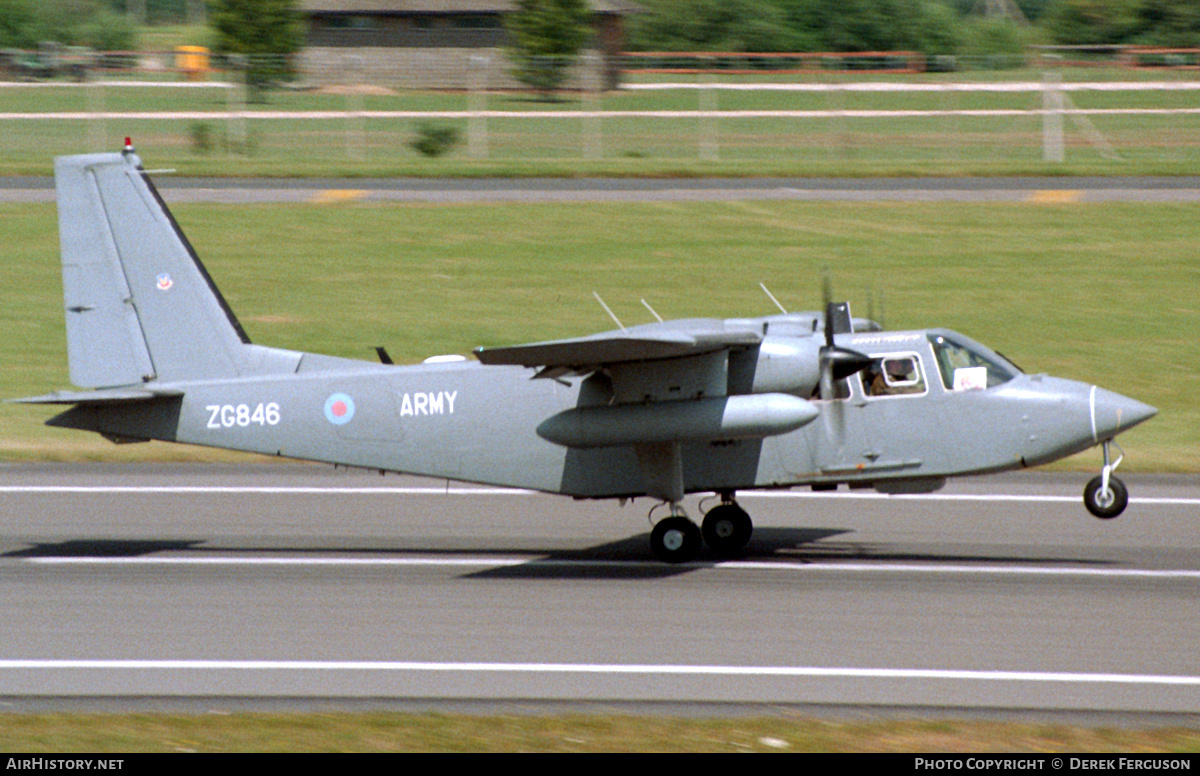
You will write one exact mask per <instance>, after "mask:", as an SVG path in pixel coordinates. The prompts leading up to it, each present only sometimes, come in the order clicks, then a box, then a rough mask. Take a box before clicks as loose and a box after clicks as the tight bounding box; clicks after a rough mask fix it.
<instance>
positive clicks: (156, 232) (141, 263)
mask: <svg viewBox="0 0 1200 776" xmlns="http://www.w3.org/2000/svg"><path fill="white" fill-rule="evenodd" d="M54 177H55V187H56V189H57V192H58V220H59V239H60V242H61V245H62V266H63V297H64V302H65V307H66V317H67V352H68V356H69V359H70V374H71V382H72V383H74V384H75V385H78V386H81V387H86V388H104V387H113V386H122V385H133V384H139V383H143V382H149V381H151V380H159V381H174V380H203V379H214V378H222V377H234V376H237V375H238V374H239V373H241V372H242V366H243V365H244V363H245V359H246V357H247V354H246V352H245V351H246V349H247V348H246V346H247V345H248V344H249V339H248V338H247V337H246V333H245V332H244V331H243V330H242V327H241V325H240V324H239V323H238V321H237V319H236V318H235V317H234V315H233V312H232V311H231V310H230V309H229V306H228V305H227V304H226V303H225V300H224V299H223V298H222V297H221V294H220V292H219V291H217V288H216V286H215V285H214V284H213V282H212V279H211V278H210V277H209V275H208V272H207V271H206V270H205V269H204V265H203V264H201V262H200V259H199V258H198V257H197V256H196V253H195V251H193V250H192V246H191V245H190V244H189V243H188V241H187V238H185V237H184V236H183V232H181V231H180V229H179V225H178V224H177V223H175V219H174V218H173V217H172V216H171V212H170V211H169V210H168V209H167V206H166V204H165V203H164V202H163V201H162V198H161V197H159V195H158V191H157V190H156V189H155V188H154V185H153V184H152V183H151V182H150V179H149V178H148V177H147V176H146V173H145V172H144V171H143V170H142V168H141V164H140V160H139V159H138V158H137V156H136V155H135V154H133V153H132V152H126V153H124V154H88V155H83V156H67V157H59V158H58V159H56V160H55V164H54Z"/></svg>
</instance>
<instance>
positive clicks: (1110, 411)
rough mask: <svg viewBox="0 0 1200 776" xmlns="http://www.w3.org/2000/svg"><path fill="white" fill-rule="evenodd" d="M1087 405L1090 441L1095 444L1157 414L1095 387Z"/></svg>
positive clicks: (1152, 409) (1142, 405)
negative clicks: (1090, 430) (1089, 418)
mask: <svg viewBox="0 0 1200 776" xmlns="http://www.w3.org/2000/svg"><path fill="white" fill-rule="evenodd" d="M1088 405H1089V412H1090V415H1091V421H1092V439H1093V441H1096V442H1100V441H1103V440H1105V439H1112V438H1113V437H1114V436H1116V435H1117V434H1119V433H1121V432H1122V431H1127V430H1128V429H1131V428H1133V427H1134V426H1136V425H1137V424H1139V423H1141V422H1143V421H1146V420H1149V419H1150V418H1152V417H1154V416H1155V415H1157V414H1158V410H1157V409H1155V408H1154V407H1151V406H1150V405H1149V404H1143V403H1142V402H1140V401H1138V400H1136V399H1131V398H1129V397H1128V396H1122V395H1121V394H1119V393H1113V392H1112V391H1106V390H1105V389H1103V388H1100V387H1099V386H1095V385H1093V386H1092V388H1091V391H1090V392H1089V395H1088Z"/></svg>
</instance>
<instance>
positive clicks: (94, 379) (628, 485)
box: [17, 142, 1155, 562]
mask: <svg viewBox="0 0 1200 776" xmlns="http://www.w3.org/2000/svg"><path fill="white" fill-rule="evenodd" d="M55 182H56V188H57V196H58V212H59V231H60V239H61V248H62V271H63V283H64V306H65V310H66V327H67V350H68V360H69V368H70V380H71V382H72V383H73V384H74V385H75V386H77V387H79V388H84V389H87V390H74V391H60V392H56V393H51V394H49V395H45V396H37V397H30V398H26V399H19V400H17V401H23V402H28V403H34V404H43V403H49V404H63V405H71V406H70V407H69V408H68V409H66V410H65V411H64V412H62V413H61V414H58V415H56V416H55V417H53V418H51V419H50V420H48V421H47V423H48V424H49V425H52V426H62V427H68V428H76V429H84V430H88V431H95V432H98V433H100V434H102V435H104V436H105V437H107V438H109V439H111V440H113V441H115V442H140V441H145V440H151V439H157V440H167V441H172V442H185V443H190V444H197V445H208V446H212V447H221V448H229V449H234V450H247V451H253V452H256V453H265V454H269V455H277V456H287V457H291V458H298V459H307V460H312V461H324V462H331V463H335V464H345V465H349V466H355V467H367V468H371V469H379V470H380V471H392V472H407V473H412V474H419V475H427V476H432V477H438V478H447V479H453V480H461V481H470V482H478V483H488V484H493V485H501V486H510V487H514V488H528V489H533V490H537V491H544V492H547V493H558V494H564V495H568V496H572V497H574V498H577V499H609V498H615V499H629V498H635V497H649V498H650V499H653V500H654V502H655V507H654V508H653V509H651V517H652V518H653V517H654V515H655V512H656V510H657V511H658V512H659V514H661V519H658V520H657V522H655V524H654V527H653V530H652V532H651V536H650V542H651V548H652V550H653V552H654V554H655V555H656V556H657V557H658V558H660V559H662V560H663V561H667V562H684V561H689V560H692V559H694V558H696V557H697V556H698V555H699V553H700V552H701V549H702V546H703V545H707V546H708V547H709V549H710V551H711V552H713V553H714V554H715V555H718V556H728V555H733V554H736V553H737V552H739V551H740V550H741V549H742V548H743V547H744V546H745V545H746V543H747V541H748V540H749V539H750V534H751V531H752V524H751V519H750V517H749V515H748V514H747V513H746V511H745V510H744V509H742V508H741V507H740V506H739V505H738V503H737V501H736V499H735V494H736V493H737V491H739V490H748V489H755V488H787V487H793V486H809V487H811V488H813V489H815V490H833V489H836V488H838V487H839V486H841V485H847V486H848V487H851V488H874V489H875V490H877V491H880V492H882V493H890V494H901V493H920V492H929V491H934V490H936V489H938V488H940V487H941V486H942V485H943V484H944V483H945V481H946V478H947V477H952V476H958V475H968V474H979V473H985V472H998V471H1004V470H1008V469H1016V468H1021V467H1027V466H1036V465H1038V464H1043V463H1046V462H1049V461H1053V460H1056V459H1058V458H1062V457H1064V456H1068V455H1071V454H1073V453H1076V452H1079V451H1082V450H1085V449H1087V448H1089V447H1093V446H1097V445H1098V446H1101V447H1102V448H1103V457H1104V463H1103V467H1102V470H1101V473H1100V475H1099V476H1097V477H1095V478H1094V479H1092V480H1091V482H1089V483H1088V485H1087V487H1086V489H1085V490H1084V503H1085V505H1086V507H1087V509H1088V510H1090V511H1091V512H1092V513H1093V514H1095V515H1097V516H1099V517H1102V518H1111V517H1115V516H1116V515H1118V514H1120V513H1121V511H1122V510H1123V509H1124V508H1125V505H1126V503H1127V500H1128V496H1127V491H1126V489H1125V487H1124V485H1123V484H1122V483H1121V482H1120V480H1118V479H1117V478H1116V477H1115V476H1113V470H1115V469H1116V467H1117V465H1118V464H1119V463H1120V458H1118V459H1117V460H1116V461H1113V460H1112V459H1111V456H1110V446H1113V438H1114V437H1115V436H1116V435H1117V434H1118V433H1120V432H1122V431H1125V430H1126V429H1129V428H1131V427H1132V426H1135V425H1137V424H1138V423H1141V422H1142V421H1144V420H1146V419H1148V418H1150V417H1151V416H1153V415H1154V414H1155V409H1154V408H1153V407H1150V406H1147V405H1146V404H1142V403H1141V402H1138V401H1135V400H1133V399H1130V398H1127V397H1125V396H1121V395H1118V394H1116V393H1113V392H1111V391H1107V390H1105V389H1103V388H1099V387H1097V386H1095V385H1088V384H1085V383H1079V382H1074V381H1071V380H1065V379H1060V378H1056V377H1050V376H1048V375H1042V374H1035V375H1029V374H1024V373H1022V372H1021V370H1020V369H1018V368H1017V367H1016V366H1014V365H1013V364H1012V362H1010V361H1009V360H1007V359H1006V358H1004V357H1003V356H1001V355H1000V354H998V353H996V352H994V351H992V350H989V349H988V348H987V347H985V346H983V345H981V344H979V343H977V342H974V341H973V340H971V339H969V338H968V337H965V336H963V335H961V334H957V333H955V332H952V331H947V330H943V329H929V330H921V331H883V330H881V328H880V327H879V326H878V325H876V324H874V323H873V322H871V321H869V320H865V319H858V318H852V317H851V316H850V313H849V308H848V306H847V305H845V304H844V303H842V304H838V303H831V304H828V305H827V306H826V309H825V310H824V311H821V312H815V313H781V314H776V315H768V316H764V317H758V318H738V319H730V320H715V319H691V320H675V321H666V322H659V323H653V324H649V325H642V326H634V327H630V328H621V329H617V330H613V331H607V332H604V333H600V334H595V335H592V336H586V337H579V338H575V339H565V340H556V341H550V342H537V343H532V344H523V345H515V346H512V347H496V348H480V349H477V350H476V351H475V354H474V355H475V358H476V360H475V361H468V360H467V359H465V358H463V357H435V358H433V359H430V360H429V361H427V362H425V363H423V364H416V365H407V366H400V365H395V364H392V363H390V359H389V358H387V357H386V353H385V352H384V351H382V350H381V351H380V363H375V362H373V361H359V360H352V359H346V358H337V357H331V356H325V355H317V354H313V353H301V352H294V351H290V350H281V349H277V348H270V347H264V346H261V345H255V344H252V343H251V342H250V340H249V338H248V337H247V336H246V333H245V331H244V330H243V329H242V327H241V325H240V324H239V323H238V321H237V318H236V317H235V316H234V314H233V311H232V310H231V309H230V308H229V305H228V304H226V302H225V300H224V298H223V297H222V296H221V294H220V293H219V292H218V290H217V288H216V286H215V284H214V283H213V279H212V278H211V277H210V276H209V274H208V272H207V271H206V270H205V268H204V265H203V264H202V263H201V262H200V260H199V258H198V257H197V256H196V253H195V251H194V250H193V249H192V246H191V244H190V243H189V242H188V241H187V239H186V238H185V237H184V235H183V233H182V232H181V230H180V228H179V226H178V224H177V223H176V222H175V220H174V218H173V217H172V216H171V213H170V211H169V210H168V208H167V206H166V204H165V203H164V202H163V199H162V197H161V196H160V195H159V193H158V191H157V189H156V188H155V187H154V185H153V184H152V183H151V180H150V178H149V177H148V175H147V173H146V172H145V170H143V168H142V166H141V161H140V159H139V158H138V156H137V155H136V154H135V153H134V151H133V148H132V147H131V146H130V145H129V144H128V142H127V145H126V148H125V150H124V152H121V153H111V154H90V155H82V156H69V157H62V158H59V159H57V160H56V163H55ZM1119 449H1120V448H1118V451H1119ZM688 493H712V494H714V497H713V498H712V500H713V501H715V502H716V503H715V505H714V506H713V507H712V508H711V509H709V510H708V511H707V513H706V514H705V515H704V516H703V519H702V521H701V524H700V525H699V526H698V525H696V523H695V522H693V521H692V520H691V519H690V518H689V517H688V516H687V514H686V513H685V510H684V508H683V506H682V502H683V500H684V496H685V494H688ZM702 503H703V502H702Z"/></svg>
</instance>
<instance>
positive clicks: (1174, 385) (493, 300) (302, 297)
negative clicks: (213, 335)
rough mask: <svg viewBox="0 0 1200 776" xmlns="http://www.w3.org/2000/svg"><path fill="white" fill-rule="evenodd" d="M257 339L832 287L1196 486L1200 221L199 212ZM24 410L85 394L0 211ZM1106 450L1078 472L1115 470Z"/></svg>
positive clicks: (929, 215) (34, 236) (513, 333)
mask: <svg viewBox="0 0 1200 776" xmlns="http://www.w3.org/2000/svg"><path fill="white" fill-rule="evenodd" d="M175 211H176V215H177V217H178V219H179V221H180V223H181V224H182V225H183V227H184V229H185V231H187V232H188V234H189V236H190V237H191V239H192V242H193V243H194V244H195V246H196V248H197V250H198V252H199V253H200V255H201V256H202V257H203V258H204V259H205V262H206V264H207V265H208V267H209V269H210V271H211V272H212V274H213V275H214V277H215V278H216V280H217V282H218V284H219V285H220V286H221V288H222V290H223V291H224V293H225V295H226V297H227V298H228V300H229V302H230V304H231V305H232V307H233V308H234V310H235V311H236V312H237V313H238V315H239V317H240V319H241V321H242V323H243V324H244V325H245V328H246V329H247V331H248V333H249V335H250V337H251V339H252V340H254V341H256V342H260V343H263V344H268V345H274V346H279V347H284V348H293V349H298V350H310V351H316V352H322V353H331V354H335V355H342V356H351V357H360V358H373V357H374V354H373V352H372V351H371V347H372V346H374V345H385V346H387V348H388V349H389V351H390V352H391V353H392V355H393V356H394V357H395V358H396V359H397V361H400V362H404V361H417V360H420V359H422V358H424V357H426V356H429V355H433V354H439V353H468V352H469V351H470V350H471V349H472V348H474V347H476V346H479V345H498V344H506V343H518V342H525V341H532V340H539V339H550V338H556V337H567V336H574V335H582V334H587V333H590V332H594V331H599V330H603V329H608V328H611V327H612V324H611V322H610V321H609V319H608V318H607V317H606V316H605V314H604V313H603V311H602V310H601V309H600V307H599V306H598V305H597V304H596V303H595V301H594V300H593V299H592V296H591V293H592V292H593V291H595V292H597V293H599V294H600V295H601V296H602V297H604V299H605V300H606V301H607V302H608V304H609V305H610V306H611V307H612V308H613V309H614V311H615V312H616V314H617V315H618V316H619V317H621V318H622V320H623V321H624V322H625V323H626V324H627V325H629V324H633V323H642V322H647V321H649V320H650V316H649V313H648V312H647V311H646V310H645V308H643V307H642V306H641V304H640V303H639V301H638V300H639V299H642V298H645V299H646V300H647V301H648V302H649V303H650V304H651V305H653V306H654V307H655V308H656V309H657V310H658V312H659V313H660V314H662V315H663V316H664V317H666V318H672V317H675V318H679V317H691V316H714V317H736V316H745V315H764V314H769V313H771V312H773V310H774V308H773V306H772V305H771V304H770V302H769V301H768V300H767V298H766V297H765V296H764V295H763V293H762V292H761V290H760V289H759V288H758V283H759V281H763V282H765V283H766V284H767V285H768V286H769V287H770V288H771V290H772V291H773V292H774V294H775V295H776V296H777V297H778V298H779V299H780V300H781V301H782V302H783V304H784V305H786V306H787V307H788V308H789V309H793V310H803V309H814V308H816V307H818V306H819V304H820V303H819V298H820V291H819V287H820V274H821V268H822V267H828V268H829V271H830V273H831V275H832V279H833V283H834V287H835V289H836V290H837V293H838V295H839V296H843V297H846V298H848V299H850V300H851V302H852V303H853V304H854V305H855V308H856V310H857V311H858V312H859V313H860V314H861V313H864V312H865V310H866V300H867V298H868V296H869V295H870V294H871V293H872V290H873V291H874V293H875V295H876V296H877V297H880V298H881V299H882V303H881V304H877V308H878V307H880V306H882V307H883V310H884V317H885V318H886V321H885V322H886V324H887V326H888V328H892V329H901V328H909V327H912V328H917V327H928V326H945V327H948V328H952V329H955V330H958V331H961V332H963V333H965V334H967V335H969V336H972V337H975V338H976V339H979V340H981V341H983V342H985V343H987V344H989V345H991V346H992V347H994V348H996V349H998V350H1000V351H1002V352H1003V353H1005V354H1007V355H1008V356H1009V357H1011V358H1012V359H1013V360H1014V361H1016V363H1018V364H1019V365H1021V366H1022V367H1023V368H1024V369H1025V370H1026V371H1027V372H1049V373H1051V374H1055V375H1059V376H1063V377H1069V378H1073V379H1077V380H1083V381H1087V382H1094V383H1097V384H1099V385H1102V386H1104V387H1107V388H1110V389H1112V390H1116V391H1118V392H1120V393H1124V394H1127V395H1129V396H1132V397H1134V398H1137V399H1140V400H1142V401H1146V402H1148V403H1150V404H1153V405H1155V406H1157V407H1158V408H1159V410H1160V414H1159V416H1158V417H1157V418H1155V419H1154V420H1152V421H1150V422H1149V423H1147V424H1145V425H1144V426H1142V427H1140V428H1138V429H1136V430H1134V431H1133V432H1130V433H1129V434H1128V435H1126V436H1122V438H1121V442H1122V444H1123V446H1124V447H1125V449H1126V451H1127V452H1128V453H1129V455H1128V457H1127V460H1126V463H1125V464H1123V469H1131V470H1132V469H1137V470H1143V471H1146V470H1151V471H1195V470H1196V469H1197V462H1196V457H1195V446H1196V441H1197V429H1200V406H1198V405H1197V402H1196V401H1195V399H1194V397H1195V396H1196V395H1198V394H1200V357H1198V356H1197V353H1196V351H1195V349H1194V348H1193V347H1192V345H1193V340H1194V338H1195V334H1196V320H1197V312H1198V311H1200V303H1198V301H1197V294H1196V289H1197V288H1200V265H1197V263H1196V261H1195V246H1196V245H1197V244H1198V242H1200V206H1196V205H1187V204H1152V205H1144V204H1104V205H1085V204H1056V205H1047V204H1032V203H1031V204H954V203H942V204H901V203H874V204H846V203H797V202H727V203H608V204H597V203H576V204H549V203H548V204H505V205H499V204H497V205H484V206H468V205H401V204H370V203H343V204H332V205H317V204H305V205H251V206H246V205H238V206H223V205H187V206H183V205H181V206H179V207H177V208H175ZM0 230H2V231H3V233H4V234H5V236H6V245H5V261H4V262H3V264H2V265H0V284H2V285H3V286H4V287H5V289H6V291H7V299H8V300H9V303H8V304H6V305H4V307H3V309H2V311H0V321H2V322H3V323H2V326H3V331H4V332H5V333H6V336H5V337H4V339H3V341H0V363H3V364H5V367H6V368H5V372H4V375H5V377H4V380H3V395H4V396H8V397H15V396H24V395H31V394H38V393H43V392H47V391H50V390H53V389H57V388H63V387H67V386H68V380H67V372H66V360H65V353H64V335H63V322H62V311H61V308H62V297H61V293H62V292H61V284H60V277H59V269H58V259H57V253H58V247H57V233H56V221H55V218H54V213H53V209H52V207H51V206H48V205H5V206H3V207H0ZM51 413H52V410H48V409H45V408H34V407H27V406H15V405H2V406H0V457H2V458H4V459H6V460H30V459H46V458H49V459H80V458H83V459H104V460H130V459H135V460H136V459H139V458H145V457H154V458H163V457H166V458H177V459H178V458H183V459H187V460H192V459H204V460H211V459H212V457H213V456H214V455H224V454H216V453H210V452H204V451H197V450H193V449H192V448H186V447H173V446H160V445H158V444H152V445H132V446H122V447H116V446H112V445H110V444H109V443H107V442H104V441H103V440H101V439H100V438H99V437H95V436H93V435H87V434H81V433H78V432H67V431H62V430H52V429H49V428H46V427H44V426H43V425H42V421H43V420H44V419H45V418H46V417H48V416H49V415H50V414H51ZM1098 464H1099V455H1098V454H1096V453H1094V452H1093V453H1088V454H1084V455H1083V456H1081V457H1080V458H1079V459H1076V461H1075V462H1074V463H1068V464H1067V465H1069V466H1077V467H1081V468H1086V469H1095V468H1097V466H1098Z"/></svg>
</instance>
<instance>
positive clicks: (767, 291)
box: [758, 283, 787, 315]
mask: <svg viewBox="0 0 1200 776" xmlns="http://www.w3.org/2000/svg"><path fill="white" fill-rule="evenodd" d="M758 287H759V288H761V289H762V290H763V293H764V294H766V295H767V298H768V299H770V300H771V301H772V302H774V303H775V306H776V307H778V308H779V312H781V313H783V314H784V315H787V310H785V309H784V307H783V305H781V304H780V303H779V300H778V299H776V298H775V295H774V294H772V293H771V290H770V289H769V288H767V284H766V283H759V284H758Z"/></svg>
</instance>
